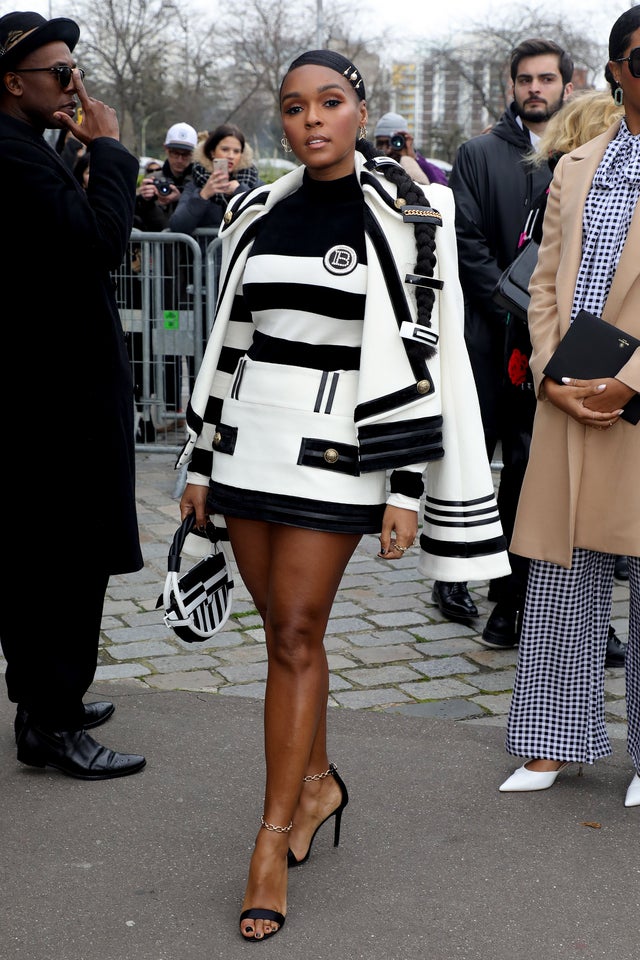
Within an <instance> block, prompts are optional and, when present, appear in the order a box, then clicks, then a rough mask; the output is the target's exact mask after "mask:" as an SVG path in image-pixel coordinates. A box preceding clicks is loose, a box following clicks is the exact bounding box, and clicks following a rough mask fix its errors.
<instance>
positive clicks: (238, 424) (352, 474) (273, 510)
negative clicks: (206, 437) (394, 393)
mask: <svg viewBox="0 0 640 960" xmlns="http://www.w3.org/2000/svg"><path fill="white" fill-rule="evenodd" d="M357 386H358V371H356V370H349V371H326V370H313V369H308V368H306V367H296V366H284V365H282V364H275V363H264V362H261V361H257V360H252V359H250V358H249V357H247V356H244V357H242V359H241V360H240V361H239V363H238V367H237V369H236V372H235V374H234V377H233V379H232V381H231V385H230V388H229V391H228V394H227V396H226V397H225V400H224V402H223V406H222V412H221V416H220V420H219V422H218V425H217V429H216V433H215V436H214V440H213V470H212V478H213V479H212V480H211V485H210V495H209V504H208V505H209V509H210V510H211V512H212V513H213V512H215V513H218V514H222V515H223V516H232V517H244V518H248V519H252V520H266V521H270V522H273V523H283V524H287V525H290V526H297V527H306V528H309V529H313V530H327V531H334V532H341V533H362V534H364V533H378V532H379V531H380V528H381V524H382V515H383V513H384V508H385V503H386V471H383V470H380V471H376V472H373V473H364V474H361V473H360V468H359V461H358V443H357V437H356V428H355V424H354V410H355V406H356V391H357Z"/></svg>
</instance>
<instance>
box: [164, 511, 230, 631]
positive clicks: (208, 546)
mask: <svg viewBox="0 0 640 960" xmlns="http://www.w3.org/2000/svg"><path fill="white" fill-rule="evenodd" d="M194 524H195V514H193V513H190V514H189V516H188V517H185V519H184V520H183V521H182V523H181V524H180V526H179V527H178V529H177V530H176V532H175V534H174V537H173V542H172V544H171V549H170V550H169V559H168V568H169V572H168V574H167V579H166V580H165V584H164V592H163V593H162V595H161V596H160V597H159V598H158V602H157V604H156V609H157V608H158V607H162V606H164V611H165V612H164V622H165V623H166V625H167V626H168V627H170V628H171V629H172V630H173V631H174V632H175V633H176V635H177V636H178V637H180V639H181V640H184V641H186V642H187V643H202V642H203V641H204V640H209V639H210V638H211V637H213V636H214V634H216V633H217V632H218V630H221V629H222V627H223V626H224V625H225V623H226V622H227V620H228V619H229V614H230V613H231V603H232V600H233V580H232V578H231V572H230V570H229V567H228V564H227V559H226V556H225V554H224V552H223V550H222V547H221V546H220V543H219V536H218V532H217V530H216V528H215V526H214V525H213V523H211V522H208V523H207V526H206V529H205V531H204V533H200V532H199V531H197V530H195V531H194V529H193V528H194ZM189 534H193V535H194V536H195V537H197V538H198V541H197V542H198V543H199V541H200V540H202V543H199V548H200V549H199V550H198V552H199V553H200V555H201V554H202V550H203V549H204V550H205V551H208V552H206V554H205V556H203V557H202V558H201V559H199V560H198V561H197V563H195V564H194V565H193V566H192V567H191V569H190V570H187V571H186V573H183V574H182V576H180V565H181V561H182V560H183V559H185V558H184V557H183V556H181V554H182V551H183V547H184V545H185V540H186V539H187V536H188V535H189Z"/></svg>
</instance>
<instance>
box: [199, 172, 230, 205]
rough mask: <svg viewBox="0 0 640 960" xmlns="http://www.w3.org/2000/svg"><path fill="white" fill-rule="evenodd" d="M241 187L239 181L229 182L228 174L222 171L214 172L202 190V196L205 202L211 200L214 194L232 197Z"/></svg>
mask: <svg viewBox="0 0 640 960" xmlns="http://www.w3.org/2000/svg"><path fill="white" fill-rule="evenodd" d="M239 186H240V184H239V183H238V181H237V180H229V176H228V174H227V173H224V172H223V171H221V170H214V171H213V173H212V174H211V176H210V177H209V179H208V180H207V182H206V183H205V185H204V187H203V188H202V189H201V191H200V196H201V197H202V199H203V200H210V199H211V197H212V196H213V195H214V193H221V194H222V195H223V196H225V197H231V196H233V194H234V193H235V192H236V190H237V189H238V187H239Z"/></svg>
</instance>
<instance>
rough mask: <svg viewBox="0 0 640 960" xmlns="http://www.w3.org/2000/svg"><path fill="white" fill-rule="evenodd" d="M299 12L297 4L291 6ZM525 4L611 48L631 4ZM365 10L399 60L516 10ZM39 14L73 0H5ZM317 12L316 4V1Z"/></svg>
mask: <svg viewBox="0 0 640 960" xmlns="http://www.w3.org/2000/svg"><path fill="white" fill-rule="evenodd" d="M289 2H290V4H291V6H292V7H293V6H295V4H296V2H297V0H289ZM327 3H328V0H322V3H321V6H327ZM525 3H526V4H527V5H528V6H529V7H530V8H532V9H536V10H537V11H538V12H539V13H545V12H546V13H549V14H551V13H555V14H556V15H557V14H558V13H560V14H561V15H564V16H567V17H575V18H576V19H577V23H578V26H580V25H582V26H583V27H584V26H586V25H587V24H589V25H590V27H591V29H593V31H594V33H595V32H596V31H597V33H598V34H599V37H598V39H599V40H600V42H606V40H607V38H608V36H609V30H610V29H611V27H612V26H613V23H614V22H615V20H616V19H617V17H618V16H619V15H620V14H621V13H622V12H623V11H624V10H626V9H627V8H628V7H629V6H630V5H631V4H630V3H629V2H628V0H610V2H609V3H607V4H605V3H603V2H602V0H539V2H535V0H525ZM192 6H193V8H194V9H198V8H200V9H207V7H208V4H207V2H206V0H192ZM360 6H361V9H362V11H363V13H364V14H365V15H366V26H367V29H366V33H367V34H368V35H375V34H376V33H378V32H381V31H382V30H385V29H386V30H389V31H391V32H392V33H393V35H394V36H395V37H396V38H397V39H396V42H395V43H394V44H393V53H394V55H395V56H396V57H397V58H400V57H402V53H403V51H404V52H405V54H406V53H407V52H408V51H407V45H408V43H409V44H410V43H411V42H412V41H413V40H414V39H428V38H429V37H443V36H449V35H455V33H456V32H457V31H462V30H465V29H467V28H468V27H469V25H470V24H471V23H473V22H487V21H489V22H492V21H494V22H498V21H499V20H500V19H501V18H502V17H503V16H504V14H505V13H507V12H508V11H509V10H512V9H513V2H512V0H509V2H504V0H360ZM16 8H17V9H19V10H25V9H26V10H35V11H37V12H38V13H41V14H42V15H43V16H45V17H48V16H49V15H50V14H51V15H52V16H54V17H55V16H57V17H61V16H67V17H73V15H74V3H73V0H22V2H19V0H18V2H16V0H14V2H11V0H0V12H2V13H7V12H9V11H10V10H15V9H16ZM316 9H317V0H316Z"/></svg>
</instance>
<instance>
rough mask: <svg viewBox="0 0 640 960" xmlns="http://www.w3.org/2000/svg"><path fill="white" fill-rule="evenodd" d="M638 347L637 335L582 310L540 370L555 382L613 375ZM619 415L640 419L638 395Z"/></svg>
mask: <svg viewBox="0 0 640 960" xmlns="http://www.w3.org/2000/svg"><path fill="white" fill-rule="evenodd" d="M638 347H640V340H638V339H637V338H636V337H632V336H631V334H629V333H625V332H624V330H620V328H619V327H614V325H613V324H612V323H607V322H606V321H605V320H601V319H600V317H596V316H595V315H594V314H593V313H588V312H587V311H586V310H581V311H580V313H578V314H577V316H576V318H575V320H574V321H573V323H572V324H571V326H570V327H569V329H568V330H567V332H566V333H565V335H564V337H563V338H562V340H561V341H560V343H559V344H558V348H557V350H556V352H555V353H554V355H553V356H552V357H551V360H549V363H548V364H547V365H546V367H545V368H544V371H543V372H544V374H545V375H546V376H547V377H551V379H552V380H556V381H557V382H558V383H561V381H562V378H563V377H574V378H577V379H578V380H593V379H595V378H596V377H615V376H616V375H617V373H618V371H619V370H620V369H621V368H622V367H623V366H624V365H625V363H626V362H627V360H629V359H630V357H631V355H632V354H633V353H634V352H635V351H636V350H637V349H638ZM621 417H622V419H623V420H628V421H629V423H637V422H638V420H640V394H636V395H635V396H634V397H632V398H631V400H629V401H628V403H627V405H626V407H625V408H624V413H622V414H621Z"/></svg>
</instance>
